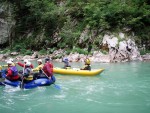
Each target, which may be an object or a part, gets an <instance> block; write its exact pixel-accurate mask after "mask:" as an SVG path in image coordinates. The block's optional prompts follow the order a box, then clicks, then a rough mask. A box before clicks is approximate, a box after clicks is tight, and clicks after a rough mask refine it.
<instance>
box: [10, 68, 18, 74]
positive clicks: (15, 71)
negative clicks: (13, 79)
mask: <svg viewBox="0 0 150 113" xmlns="http://www.w3.org/2000/svg"><path fill="white" fill-rule="evenodd" d="M10 70H12V75H13V76H18V69H17V67H16V66H12V67H11V68H10Z"/></svg>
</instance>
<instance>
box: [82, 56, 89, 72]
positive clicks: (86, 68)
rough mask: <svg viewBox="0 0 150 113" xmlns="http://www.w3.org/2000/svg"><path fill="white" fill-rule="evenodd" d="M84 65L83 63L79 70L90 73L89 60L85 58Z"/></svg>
mask: <svg viewBox="0 0 150 113" xmlns="http://www.w3.org/2000/svg"><path fill="white" fill-rule="evenodd" d="M84 63H85V65H84V67H83V68H81V70H89V71H90V70H91V65H90V59H89V58H86V59H85V60H84Z"/></svg>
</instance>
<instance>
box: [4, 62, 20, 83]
mask: <svg viewBox="0 0 150 113" xmlns="http://www.w3.org/2000/svg"><path fill="white" fill-rule="evenodd" d="M7 64H8V68H7V71H6V72H7V74H6V79H8V80H10V81H18V80H20V76H19V75H18V69H17V67H16V66H13V62H12V61H7Z"/></svg>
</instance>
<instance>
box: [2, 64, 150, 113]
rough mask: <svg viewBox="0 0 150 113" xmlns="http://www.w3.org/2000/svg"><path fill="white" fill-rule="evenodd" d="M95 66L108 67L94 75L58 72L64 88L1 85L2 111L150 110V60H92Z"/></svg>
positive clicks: (85, 112) (112, 112) (130, 112)
mask: <svg viewBox="0 0 150 113" xmlns="http://www.w3.org/2000/svg"><path fill="white" fill-rule="evenodd" d="M34 64H35V62H34ZM71 65H72V66H73V67H81V66H82V65H83V63H72V64H71ZM54 66H55V67H61V66H62V64H61V63H56V62H54ZM92 68H94V69H97V68H105V71H104V72H102V73H101V74H100V75H97V76H94V77H82V76H70V75H57V74H56V75H55V77H56V79H57V81H56V84H57V85H59V86H60V87H61V90H58V89H56V88H55V87H54V85H51V86H46V87H39V88H35V89H30V90H21V89H20V88H12V87H10V86H6V87H3V86H0V113H150V62H130V63H129V62H128V63H92Z"/></svg>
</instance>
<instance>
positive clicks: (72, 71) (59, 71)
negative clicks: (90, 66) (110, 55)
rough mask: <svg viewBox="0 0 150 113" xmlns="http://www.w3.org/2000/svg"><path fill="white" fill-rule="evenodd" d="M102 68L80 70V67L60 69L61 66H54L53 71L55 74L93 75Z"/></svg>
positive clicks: (98, 72)
mask: <svg viewBox="0 0 150 113" xmlns="http://www.w3.org/2000/svg"><path fill="white" fill-rule="evenodd" d="M103 70H104V69H94V70H91V71H88V70H80V69H62V68H54V69H53V71H54V73H56V74H63V75H83V76H94V75H98V74H100V73H101V72H102V71H103Z"/></svg>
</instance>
